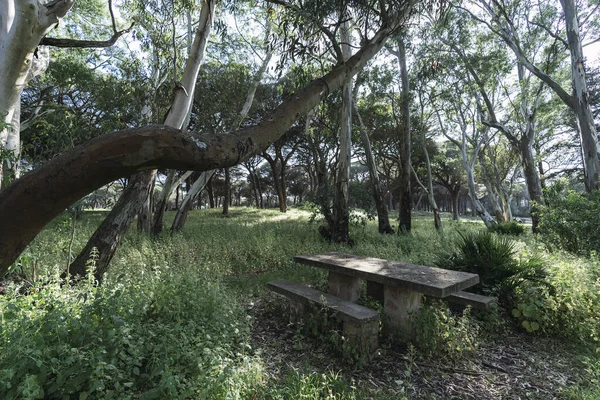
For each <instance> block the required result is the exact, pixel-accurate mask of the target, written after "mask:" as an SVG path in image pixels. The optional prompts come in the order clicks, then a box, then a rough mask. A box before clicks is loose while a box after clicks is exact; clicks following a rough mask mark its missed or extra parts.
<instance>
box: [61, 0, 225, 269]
mask: <svg viewBox="0 0 600 400" xmlns="http://www.w3.org/2000/svg"><path fill="white" fill-rule="evenodd" d="M215 3H216V2H215V1H214V0H203V4H202V9H201V12H200V18H199V21H198V27H197V30H196V33H195V37H194V42H193V44H192V48H191V51H190V54H189V55H188V58H187V60H186V64H185V68H184V70H183V72H182V74H181V81H177V82H175V83H174V88H173V101H172V104H171V107H170V108H169V110H168V111H167V115H166V116H165V119H164V121H163V123H164V125H165V126H167V127H171V128H174V129H176V130H180V129H181V128H182V126H183V124H184V122H185V120H186V119H187V116H188V114H189V112H190V110H191V107H192V100H193V98H194V90H195V82H196V79H197V77H198V74H199V72H200V65H201V64H202V61H203V59H204V54H205V50H206V44H207V42H208V38H209V36H210V32H211V27H212V24H213V20H214V14H215V7H216V4H215ZM132 172H135V171H132ZM156 173H157V170H156V169H154V168H148V169H145V170H143V171H142V172H139V173H136V174H135V175H133V176H132V177H131V178H130V180H129V183H128V186H127V187H126V188H125V190H124V191H123V193H122V195H121V198H120V199H119V201H118V202H117V204H116V205H115V206H114V207H113V209H112V210H111V211H110V213H109V214H108V216H107V217H106V218H105V219H104V220H103V221H102V223H101V224H100V226H99V227H98V229H96V231H95V232H94V234H93V235H92V237H91V238H90V239H89V240H88V242H87V243H86V245H85V247H84V249H83V250H82V251H81V252H80V253H79V255H78V257H77V258H76V259H75V261H74V262H73V264H72V265H71V269H70V273H71V274H73V275H81V276H84V275H85V272H86V268H87V260H88V258H89V254H91V252H92V250H93V249H96V251H97V253H98V254H99V256H98V260H97V262H96V271H95V275H96V277H97V278H98V279H101V278H102V276H103V275H104V272H106V270H107V269H108V266H109V263H110V261H111V259H112V257H113V256H114V254H115V251H116V250H117V247H118V246H119V244H120V241H121V239H122V237H123V235H124V234H125V232H126V231H127V228H128V227H129V225H130V223H131V221H132V219H133V218H134V217H135V215H136V214H137V213H138V212H139V211H140V209H141V208H142V206H143V204H144V203H145V202H146V199H147V198H148V196H149V195H150V190H151V189H152V188H153V185H154V181H155V178H156ZM163 211H164V210H163V209H160V208H159V209H158V212H159V213H162V212H163Z"/></svg>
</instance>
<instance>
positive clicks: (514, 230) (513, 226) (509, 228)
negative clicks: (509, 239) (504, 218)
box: [489, 221, 525, 236]
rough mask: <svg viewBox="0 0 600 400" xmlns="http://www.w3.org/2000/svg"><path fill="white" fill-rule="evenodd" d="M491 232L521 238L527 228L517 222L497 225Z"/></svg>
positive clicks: (491, 228)
mask: <svg viewBox="0 0 600 400" xmlns="http://www.w3.org/2000/svg"><path fill="white" fill-rule="evenodd" d="M489 230H490V232H494V233H498V234H500V235H513V236H519V235H523V234H524V233H525V227H524V226H523V225H522V224H520V223H518V222H517V221H510V222H506V223H500V224H495V225H492V227H490V228H489Z"/></svg>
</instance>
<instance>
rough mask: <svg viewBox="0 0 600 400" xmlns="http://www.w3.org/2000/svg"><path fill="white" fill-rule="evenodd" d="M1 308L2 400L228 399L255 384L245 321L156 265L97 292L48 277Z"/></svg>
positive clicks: (4, 300) (209, 289)
mask: <svg viewBox="0 0 600 400" xmlns="http://www.w3.org/2000/svg"><path fill="white" fill-rule="evenodd" d="M186 272H189V270H188V271H186ZM0 310H1V312H2V313H1V316H2V325H1V328H0V329H1V335H0V376H2V377H3V378H4V379H2V381H1V382H0V394H1V395H0V397H2V398H7V399H12V398H28V399H35V398H42V397H45V398H65V397H69V396H70V397H71V398H73V396H79V398H86V397H88V396H89V397H90V398H107V399H108V398H119V399H125V398H146V399H152V398H189V397H195V394H196V393H203V394H204V395H205V396H207V398H224V397H225V393H232V392H237V393H242V392H243V391H245V390H247V389H248V388H250V387H251V386H253V385H255V384H257V383H259V382H260V377H259V376H255V374H254V373H253V372H252V371H253V370H254V369H255V368H256V366H255V365H254V364H253V362H252V361H251V359H250V358H249V357H248V356H247V344H246V340H247V335H248V329H249V325H248V324H247V320H246V319H245V318H244V317H243V316H242V315H241V314H240V310H239V308H236V307H235V302H234V301H233V299H232V298H231V297H230V296H229V295H228V294H227V291H225V290H224V289H223V287H221V286H220V285H219V284H218V282H209V281H207V280H205V279H203V277H202V276H199V275H193V274H189V273H186V274H181V273H179V272H174V271H171V270H169V269H168V268H156V269H154V270H153V271H151V272H148V271H147V272H146V273H145V274H143V275H136V276H129V277H127V276H121V277H120V279H119V281H118V283H117V282H115V283H114V284H105V285H103V286H101V287H98V286H96V284H95V282H94V280H93V275H91V274H90V275H89V276H88V279H87V280H86V281H85V282H83V283H81V284H79V285H77V286H62V284H61V282H60V281H57V280H54V279H49V280H45V281H38V282H36V284H35V286H34V287H33V288H32V289H31V290H30V294H29V295H27V296H21V295H19V294H18V291H17V290H16V288H13V289H12V294H11V295H6V296H2V297H0ZM241 371H243V377H242V379H237V377H238V374H239V373H240V372H241ZM257 373H258V372H257ZM255 378H258V380H257V381H256V382H254V379H255Z"/></svg>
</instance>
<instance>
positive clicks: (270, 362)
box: [249, 297, 585, 400]
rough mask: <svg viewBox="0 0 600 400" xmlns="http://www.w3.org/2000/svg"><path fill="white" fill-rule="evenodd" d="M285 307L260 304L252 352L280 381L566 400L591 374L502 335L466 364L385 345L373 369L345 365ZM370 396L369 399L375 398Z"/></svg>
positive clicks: (253, 310)
mask: <svg viewBox="0 0 600 400" xmlns="http://www.w3.org/2000/svg"><path fill="white" fill-rule="evenodd" d="M282 302H283V300H280V299H277V298H271V297H267V298H264V299H255V300H254V301H253V303H252V306H251V307H249V312H250V314H251V315H252V316H253V318H254V323H253V332H252V343H251V345H252V347H253V348H254V349H255V350H256V351H258V352H260V355H261V357H262V359H263V360H265V362H266V363H267V368H268V370H269V373H270V374H271V375H272V376H273V377H275V378H277V377H278V376H282V375H283V374H284V373H285V371H289V370H290V369H296V370H304V371H311V372H312V371H315V372H319V373H326V372H327V371H336V372H337V371H340V372H341V374H342V375H343V377H344V378H345V379H346V380H348V381H349V382H350V381H352V382H353V385H354V386H356V387H358V388H360V389H361V393H373V398H406V397H408V398H411V399H477V400H482V399H559V398H565V395H564V391H565V389H567V388H569V387H570V386H572V385H574V384H575V383H576V382H579V381H581V380H582V379H585V376H584V367H583V365H582V364H581V363H580V362H578V358H577V357H576V355H575V354H574V353H572V352H571V351H569V349H568V344H565V343H559V342H557V341H555V340H549V339H543V338H535V337H531V336H528V335H525V334H523V333H519V332H510V333H508V334H505V333H503V334H502V335H495V337H493V338H489V339H486V340H485V341H483V342H482V343H481V344H480V346H479V348H478V349H477V350H476V351H475V352H473V353H470V354H468V355H465V356H464V357H462V358H461V359H459V360H449V359H447V358H445V357H443V356H441V357H431V358H429V359H423V358H421V357H419V356H418V355H417V353H416V352H415V351H413V352H412V356H411V352H410V351H409V350H408V349H406V348H404V349H403V348H400V347H398V346H391V345H390V344H389V343H382V344H381V346H380V351H379V354H378V355H377V356H376V358H375V359H374V360H373V361H372V362H370V363H368V364H367V365H365V366H363V367H361V368H356V367H355V366H352V365H348V364H345V363H344V362H343V361H342V358H341V357H340V356H339V355H337V354H336V353H334V352H332V350H331V349H329V348H328V346H327V345H325V344H323V343H320V341H318V340H316V339H314V338H311V337H308V336H306V335H303V334H301V333H300V332H299V330H298V328H297V327H295V326H294V325H292V324H290V323H289V318H288V314H287V312H286V311H287V310H286V308H285V304H283V303H282ZM369 397H370V396H367V397H366V398H369Z"/></svg>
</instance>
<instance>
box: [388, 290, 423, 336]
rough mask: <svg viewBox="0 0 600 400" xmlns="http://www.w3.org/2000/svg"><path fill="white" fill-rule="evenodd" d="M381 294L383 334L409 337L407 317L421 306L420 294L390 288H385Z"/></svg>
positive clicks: (409, 330)
mask: <svg viewBox="0 0 600 400" xmlns="http://www.w3.org/2000/svg"><path fill="white" fill-rule="evenodd" d="M383 293H384V302H383V314H384V323H383V331H384V333H385V334H387V335H393V336H397V335H400V336H403V335H407V336H410V334H411V327H410V324H409V315H410V313H411V312H413V311H416V310H418V309H419V307H420V306H421V293H418V292H413V291H412V290H407V289H402V288H398V287H390V286H385V287H384V291H383Z"/></svg>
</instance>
